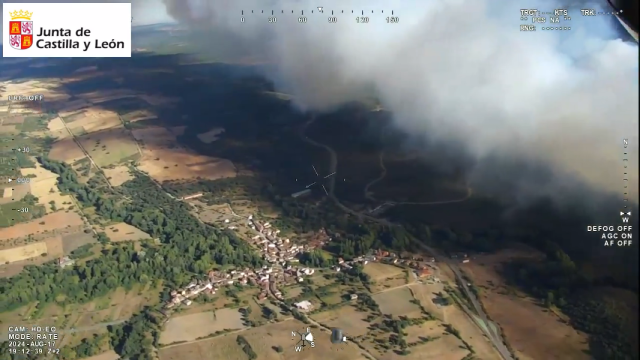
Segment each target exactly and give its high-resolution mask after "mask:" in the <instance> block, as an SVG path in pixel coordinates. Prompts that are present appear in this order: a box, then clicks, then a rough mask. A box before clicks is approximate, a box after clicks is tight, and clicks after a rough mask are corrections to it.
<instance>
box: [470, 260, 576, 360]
mask: <svg viewBox="0 0 640 360" xmlns="http://www.w3.org/2000/svg"><path fill="white" fill-rule="evenodd" d="M538 256H539V254H537V253H536V252H535V251H529V252H523V251H519V250H508V251H503V252H501V253H498V254H493V255H482V256H478V258H477V259H475V260H474V261H473V262H470V263H468V264H465V265H464V266H463V269H464V272H465V273H466V274H468V276H469V277H470V279H471V280H472V281H473V283H474V284H475V285H476V286H477V287H478V288H479V289H480V300H481V301H482V303H483V305H484V307H485V309H486V312H487V314H488V315H489V316H490V317H491V319H493V320H494V321H496V322H498V323H499V324H500V326H501V327H502V330H503V333H504V336H505V338H506V340H507V341H508V342H509V344H510V345H511V346H512V347H513V348H514V349H516V355H517V356H518V357H521V358H523V359H539V358H540V359H541V358H545V359H569V358H571V359H589V356H588V355H587V350H588V339H587V335H586V334H584V333H581V332H579V331H576V330H575V329H573V328H572V327H571V326H570V325H569V324H567V323H566V322H564V321H562V319H561V318H559V317H558V316H557V315H556V314H555V313H553V312H551V311H549V310H546V309H545V308H544V307H543V306H541V304H540V303H539V302H538V301H536V300H534V299H532V298H530V297H528V296H526V295H525V294H523V293H522V292H520V291H518V290H517V289H516V288H514V287H511V286H509V285H507V284H506V282H505V280H504V278H503V277H502V276H501V275H500V270H501V266H502V264H503V263H505V262H508V261H510V260H511V259H516V258H528V259H534V258H536V257H538ZM532 328H535V329H545V331H537V332H536V336H528V335H526V334H530V333H531V329H532Z"/></svg>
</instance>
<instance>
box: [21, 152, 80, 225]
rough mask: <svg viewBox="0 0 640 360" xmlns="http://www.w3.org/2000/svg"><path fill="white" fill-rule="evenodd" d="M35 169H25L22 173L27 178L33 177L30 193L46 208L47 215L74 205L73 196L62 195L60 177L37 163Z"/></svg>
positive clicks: (30, 183)
mask: <svg viewBox="0 0 640 360" xmlns="http://www.w3.org/2000/svg"><path fill="white" fill-rule="evenodd" d="M35 166H36V167H35V168H23V169H20V172H21V173H22V175H23V176H25V177H31V179H30V182H29V187H30V190H31V191H30V192H31V194H32V195H33V196H35V197H37V198H38V202H39V203H40V204H41V205H43V206H45V209H46V211H47V213H51V212H54V211H57V210H59V209H63V208H66V207H68V206H69V205H71V204H73V198H72V197H71V195H62V194H61V193H60V190H59V189H58V186H57V183H58V175H57V174H55V173H53V172H51V171H49V170H47V169H45V168H43V167H42V165H40V164H39V163H36V165H35Z"/></svg>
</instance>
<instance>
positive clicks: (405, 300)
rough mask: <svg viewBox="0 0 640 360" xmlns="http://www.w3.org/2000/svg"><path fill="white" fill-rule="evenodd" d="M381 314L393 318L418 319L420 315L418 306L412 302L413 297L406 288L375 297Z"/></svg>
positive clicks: (382, 293) (378, 294)
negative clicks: (406, 317)
mask: <svg viewBox="0 0 640 360" xmlns="http://www.w3.org/2000/svg"><path fill="white" fill-rule="evenodd" d="M373 300H375V302H376V303H377V304H378V306H379V307H380V312H381V313H383V314H389V315H393V316H409V317H416V316H419V315H420V308H419V307H418V305H416V304H414V303H412V302H411V300H413V296H412V295H411V291H410V290H409V289H407V288H406V287H403V288H399V289H393V290H389V291H384V292H380V293H377V294H374V295H373Z"/></svg>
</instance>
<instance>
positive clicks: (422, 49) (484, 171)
mask: <svg viewBox="0 0 640 360" xmlns="http://www.w3.org/2000/svg"><path fill="white" fill-rule="evenodd" d="M563 1H564V2H565V3H566V1H565V0H559V1H550V0H547V1H545V0H537V1H536V0H532V1H529V2H528V3H527V4H526V5H527V6H526V7H527V8H529V9H538V10H539V11H544V12H547V11H553V10H554V9H556V8H561V7H562V6H561V4H562V2H563ZM133 3H134V4H138V6H142V7H143V8H150V7H153V9H154V11H157V12H159V11H160V10H158V9H159V8H158V7H161V6H162V5H164V8H163V10H164V11H166V15H169V16H171V17H172V18H174V19H175V20H176V21H178V22H181V23H183V24H185V25H188V26H192V27H193V28H194V29H197V30H198V31H199V32H200V35H198V36H199V40H198V41H199V42H200V43H202V46H203V47H205V48H206V47H207V41H208V38H214V37H226V36H233V37H234V38H237V39H238V40H237V46H238V47H243V48H245V49H250V51H252V52H253V54H251V55H254V56H255V57H259V58H261V59H264V60H266V61H269V62H270V63H271V64H273V69H274V70H273V71H272V72H269V73H268V74H266V75H267V76H269V77H270V78H271V79H272V80H273V81H274V82H275V83H276V84H277V86H278V87H280V89H281V90H282V91H287V92H290V93H291V94H292V95H294V96H295V102H296V104H297V106H299V107H300V108H301V109H303V110H318V111H323V110H330V109H333V108H335V107H337V106H339V105H341V104H343V103H345V102H347V101H351V100H354V99H359V98H361V97H362V96H363V94H364V93H365V92H370V91H371V89H375V92H376V94H377V95H378V97H379V98H380V99H381V101H382V103H383V105H384V107H385V108H386V109H388V110H391V111H392V112H393V114H394V118H395V122H396V124H397V126H398V127H400V128H401V129H403V130H406V131H407V132H409V133H412V134H419V136H421V137H424V138H425V139H427V140H428V141H427V142H428V143H432V144H439V145H438V146H440V144H443V143H444V144H452V145H451V146H457V147H459V148H460V149H464V151H465V153H466V154H468V155H469V156H471V157H472V158H473V160H474V161H473V164H474V165H473V166H472V167H471V168H470V169H469V176H470V178H471V179H472V181H473V183H474V186H477V187H481V188H485V189H487V190H491V189H492V188H497V189H507V188H509V189H510V191H511V192H512V193H513V194H517V196H518V198H520V199H521V200H523V201H526V200H527V199H531V198H536V197H539V196H546V195H551V196H553V197H554V198H556V199H561V198H575V197H582V198H584V197H585V195H584V194H585V193H584V192H583V190H584V189H590V190H596V191H597V192H600V193H607V194H613V195H615V196H616V197H619V198H620V199H621V198H622V197H623V196H622V193H623V185H624V183H623V177H624V172H627V176H628V179H629V181H628V183H629V184H628V189H629V193H630V196H631V197H632V198H633V199H637V197H638V193H637V189H638V169H637V164H638V141H639V139H638V116H639V113H638V47H637V45H636V44H635V43H629V42H625V41H623V40H621V39H620V36H619V34H618V33H617V32H616V28H615V26H614V25H615V19H614V18H613V16H610V15H608V16H607V15H599V16H595V17H582V16H581V15H580V11H579V10H578V9H577V8H576V7H575V6H574V7H573V8H571V7H570V8H569V9H570V10H569V15H570V17H571V20H564V19H563V18H562V17H561V19H560V24H549V23H547V24H538V25H537V31H535V32H521V31H520V28H519V26H520V24H531V23H532V22H531V18H530V17H529V18H528V19H527V21H521V14H520V8H521V6H520V5H505V4H504V3H505V2H504V1H498V0H424V1H393V0H385V1H379V0H367V1H363V0H352V1H348V2H345V1H336V0H324V1H321V2H318V1H313V2H312V1H303V0H300V1H293V0H276V1H271V2H268V1H265V0H261V1H257V0H241V1H224V0H200V1H194V0H163V1H162V4H161V3H160V2H159V1H158V0H156V1H152V0H147V1H136V0H134V1H133ZM602 4H604V1H603V2H602ZM317 6H322V7H323V13H319V11H318V9H317ZM603 6H604V5H602V6H601V4H590V3H588V2H581V3H580V8H589V7H590V8H595V9H597V10H601V11H607V10H606V9H604V7H603ZM243 10H244V15H241V13H242V11H243ZM272 10H274V15H273V16H274V17H276V18H277V22H276V23H269V21H268V18H269V17H270V16H271V11H272ZM292 10H293V14H292V13H291V12H292ZM302 10H304V16H305V17H306V23H304V22H302V20H300V21H299V18H301V17H302V16H303V15H301V11H302ZM312 10H313V11H314V12H313V13H311V11H312ZM352 10H353V11H354V12H353V13H352ZM372 10H373V13H372ZM392 10H393V12H394V15H393V16H395V17H397V18H398V19H399V21H398V23H388V22H387V20H386V18H387V17H389V16H392V15H391V11H392ZM251 11H253V13H251ZM262 11H264V13H263V12H262ZM331 11H333V15H332V14H331ZM382 11H384V13H382ZM362 13H364V16H366V17H368V23H357V22H356V17H357V16H358V15H360V14H362ZM135 16H136V15H135V14H134V17H135ZM361 16H362V15H361ZM330 17H335V18H336V20H337V22H331V21H329V18H330ZM241 18H244V21H241ZM547 19H548V17H547ZM547 21H548V20H547ZM552 25H554V26H557V25H559V26H562V27H571V30H553V31H547V30H542V28H543V27H547V26H552ZM202 31H208V32H209V35H208V36H202V35H201V32H202ZM234 41H235V40H234ZM623 139H628V141H629V146H628V148H626V149H624V148H623ZM429 150H433V149H429ZM623 152H627V153H628V154H627V157H628V159H629V161H628V163H629V167H628V168H627V169H625V168H624V167H623V165H624V164H623V161H622V159H623V156H624V155H623ZM503 183H508V184H509V186H503V185H501V184H503Z"/></svg>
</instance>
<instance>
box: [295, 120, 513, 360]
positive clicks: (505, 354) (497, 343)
mask: <svg viewBox="0 0 640 360" xmlns="http://www.w3.org/2000/svg"><path fill="white" fill-rule="evenodd" d="M314 121H315V117H312V118H311V119H310V120H309V121H307V122H306V123H305V124H304V125H303V127H302V129H301V133H300V135H301V138H302V139H303V140H304V141H306V142H307V143H309V144H311V145H314V146H317V147H321V148H324V149H326V150H327V151H328V152H329V154H330V162H329V172H330V173H332V172H335V171H336V169H337V167H338V156H337V154H336V152H335V150H333V149H332V148H331V147H330V146H328V145H325V144H322V143H319V142H317V141H315V140H312V139H310V138H309V137H307V136H306V130H307V128H308V127H309V125H311V124H312V123H313V122H314ZM381 164H383V163H382V159H381ZM384 171H385V172H386V169H384ZM335 178H336V177H335V176H333V177H331V178H329V197H330V198H331V199H332V200H333V201H334V203H335V204H336V205H337V206H338V207H339V208H341V209H342V210H344V211H345V212H347V213H350V214H353V215H355V216H359V217H360V218H364V219H367V220H370V221H374V222H376V223H379V224H382V225H387V226H393V225H395V224H393V223H391V222H389V221H388V220H384V219H378V218H374V217H372V216H369V215H366V214H364V213H361V212H357V211H354V210H351V209H349V208H348V207H346V206H344V205H343V204H341V203H340V201H339V200H338V199H337V198H336V196H335V195H334V191H333V190H334V188H335ZM378 181H379V180H378ZM470 196H471V190H470V189H468V193H467V196H466V197H465V198H463V199H455V200H449V201H439V202H433V203H423V204H422V205H438V204H447V203H454V202H461V201H465V200H466V199H468V198H469V197H470ZM419 204H420V203H417V204H416V205H419ZM413 241H414V243H415V244H416V245H417V246H419V247H421V248H423V249H425V250H426V251H428V252H429V253H431V255H433V257H434V258H435V259H436V261H438V262H440V263H443V264H446V265H447V266H449V268H451V271H453V273H454V274H455V276H456V279H457V280H458V282H459V283H460V284H461V286H462V289H463V291H464V292H465V295H466V296H467V297H468V298H469V299H470V301H471V303H472V304H473V307H474V310H475V312H476V313H477V314H478V316H479V317H480V319H481V320H482V321H483V322H484V323H485V324H486V326H485V327H483V326H480V325H479V324H476V325H478V328H480V330H481V331H482V332H483V333H484V334H485V335H486V336H487V338H489V340H490V341H491V343H492V344H493V346H494V348H496V350H497V351H498V352H499V353H500V356H502V358H503V359H504V360H513V359H514V357H513V355H512V354H511V351H509V349H507V347H506V345H505V344H504V340H503V339H502V336H501V335H500V334H498V333H496V332H495V331H494V330H493V328H492V327H491V326H489V324H490V321H489V318H488V316H487V314H486V313H485V312H484V310H483V309H482V306H481V304H480V301H479V300H478V299H477V298H476V296H475V294H474V293H473V292H472V291H471V289H469V287H468V286H467V282H466V280H465V279H464V278H463V277H462V273H461V271H460V269H459V267H458V265H457V264H456V263H454V262H451V261H450V259H449V258H448V257H447V256H444V255H442V254H441V253H440V252H439V251H438V250H436V249H434V248H432V247H430V246H427V245H425V244H423V243H422V242H421V241H419V240H418V239H415V238H413ZM485 328H486V329H485Z"/></svg>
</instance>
